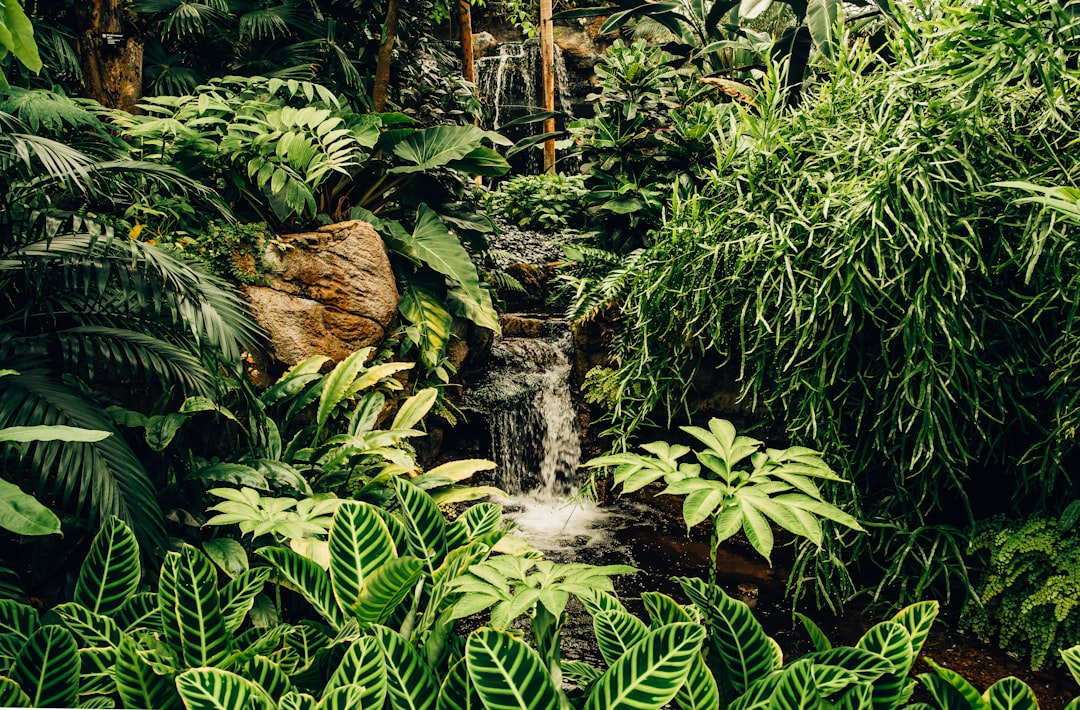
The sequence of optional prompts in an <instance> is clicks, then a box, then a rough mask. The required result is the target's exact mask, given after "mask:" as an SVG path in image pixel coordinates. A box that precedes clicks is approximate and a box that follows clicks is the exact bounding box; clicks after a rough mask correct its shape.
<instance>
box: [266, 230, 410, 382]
mask: <svg viewBox="0 0 1080 710" xmlns="http://www.w3.org/2000/svg"><path fill="white" fill-rule="evenodd" d="M263 260H264V263H265V268H266V278H265V283H264V284H263V285H262V286H249V287H247V289H246V295H247V299H248V302H249V303H250V304H251V308H252V312H253V313H254V315H255V319H256V320H257V321H258V322H259V324H260V325H262V327H263V328H264V329H265V330H266V332H267V333H268V334H269V336H270V344H269V350H270V352H269V355H270V356H271V357H272V358H273V359H274V360H276V361H278V362H281V363H284V364H286V365H294V364H296V363H298V362H300V361H301V360H304V359H306V358H309V357H311V356H313V355H327V356H329V357H330V358H332V359H333V360H335V361H337V360H341V359H343V358H345V357H346V356H347V355H349V354H350V353H352V352H353V351H355V350H358V349H360V348H363V347H366V346H369V345H378V344H380V343H381V342H382V341H383V340H384V339H385V338H386V335H387V331H388V329H389V328H390V326H391V324H392V323H393V322H394V318H395V316H396V314H397V304H398V293H397V284H396V283H395V281H394V273H393V271H392V270H391V269H390V260H389V258H388V257H387V255H386V247H385V246H384V244H383V241H382V238H381V237H379V235H378V233H376V232H375V230H374V229H373V228H372V227H371V225H369V224H366V223H364V222H359V221H356V220H353V221H350V222H341V223H339V224H331V225H327V226H325V227H320V228H319V230H318V231H316V232H305V233H303V234H290V235H285V236H283V237H281V238H280V239H279V240H277V242H276V243H272V244H270V245H268V246H267V250H266V253H265V254H264V256H263Z"/></svg>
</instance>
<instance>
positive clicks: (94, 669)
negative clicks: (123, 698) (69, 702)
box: [79, 648, 119, 707]
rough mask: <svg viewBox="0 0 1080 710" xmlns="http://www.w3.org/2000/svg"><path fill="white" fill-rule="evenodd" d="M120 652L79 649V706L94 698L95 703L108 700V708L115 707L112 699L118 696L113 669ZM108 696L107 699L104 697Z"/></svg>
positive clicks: (83, 705) (112, 649)
mask: <svg viewBox="0 0 1080 710" xmlns="http://www.w3.org/2000/svg"><path fill="white" fill-rule="evenodd" d="M118 655H119V652H118V651H117V649H115V648H80V649H79V704H80V707H85V703H86V702H87V701H88V700H89V699H90V698H92V697H96V698H97V700H95V701H94V702H101V701H102V700H108V701H109V702H110V704H109V705H108V707H113V705H112V704H111V703H112V698H113V697H115V695H116V678H115V677H114V671H113V669H114V668H115V667H116V659H117V657H118ZM104 696H107V697H104Z"/></svg>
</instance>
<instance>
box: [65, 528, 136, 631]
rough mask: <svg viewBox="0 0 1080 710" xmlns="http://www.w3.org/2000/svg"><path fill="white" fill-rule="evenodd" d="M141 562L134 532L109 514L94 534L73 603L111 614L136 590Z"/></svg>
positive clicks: (80, 573)
mask: <svg viewBox="0 0 1080 710" xmlns="http://www.w3.org/2000/svg"><path fill="white" fill-rule="evenodd" d="M141 580H142V565H141V563H140V561H139V544H138V543H137V542H136V540H135V534H134V533H133V532H132V531H131V528H130V527H128V525H127V523H125V522H123V521H122V520H120V519H119V518H117V517H115V516H110V517H109V519H108V520H106V521H105V524H104V525H103V526H102V527H101V530H99V531H98V534H97V535H95V536H94V541H93V543H91V545H90V552H88V553H87V555H86V560H85V561H84V562H83V565H82V569H80V570H79V579H78V581H77V582H76V583H75V602H76V603H78V604H82V605H83V606H85V607H86V608H87V609H89V610H90V611H93V612H96V613H99V614H106V615H112V614H115V613H116V612H118V611H119V610H120V607H121V606H123V604H124V602H125V601H126V600H127V599H128V597H130V596H131V595H132V594H134V593H135V592H136V591H138V589H139V582H140V581H141Z"/></svg>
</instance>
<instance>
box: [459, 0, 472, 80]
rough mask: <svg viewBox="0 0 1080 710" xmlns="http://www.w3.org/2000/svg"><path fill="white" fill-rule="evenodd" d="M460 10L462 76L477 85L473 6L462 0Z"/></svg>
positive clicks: (466, 0)
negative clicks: (474, 56)
mask: <svg viewBox="0 0 1080 710" xmlns="http://www.w3.org/2000/svg"><path fill="white" fill-rule="evenodd" d="M458 10H459V11H460V16H461V74H462V76H464V77H465V81H470V82H472V83H473V84H476V63H475V61H474V59H473V38H472V5H470V3H469V0H460V3H459V5H458Z"/></svg>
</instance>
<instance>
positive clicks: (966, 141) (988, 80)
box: [612, 0, 1080, 596]
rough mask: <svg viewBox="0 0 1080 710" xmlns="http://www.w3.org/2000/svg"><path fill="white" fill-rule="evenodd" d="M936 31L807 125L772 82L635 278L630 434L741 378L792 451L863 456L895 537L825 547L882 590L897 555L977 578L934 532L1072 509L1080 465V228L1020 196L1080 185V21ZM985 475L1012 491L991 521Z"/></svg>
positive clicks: (899, 46)
mask: <svg viewBox="0 0 1080 710" xmlns="http://www.w3.org/2000/svg"><path fill="white" fill-rule="evenodd" d="M927 12H928V13H929V14H928V15H923V16H922V17H921V18H920V19H918V20H912V19H910V18H909V19H907V20H903V19H902V20H901V22H900V24H899V26H898V27H899V29H898V31H897V33H896V36H895V37H894V39H893V42H892V44H891V45H890V46H891V50H892V53H893V56H894V59H893V62H892V63H891V64H885V63H883V62H882V61H881V60H880V59H879V58H878V57H876V56H875V55H873V54H871V53H870V52H869V51H868V50H867V49H866V48H864V47H856V48H854V49H852V50H851V51H850V52H849V53H847V54H844V55H841V56H838V57H837V59H836V62H835V66H834V67H833V68H832V72H831V74H830V75H829V76H828V77H827V80H826V81H824V83H823V84H822V85H820V86H818V87H816V89H815V91H816V95H814V94H809V95H807V96H806V100H805V102H804V104H803V105H802V106H801V107H799V108H798V109H795V110H788V109H786V108H785V107H784V100H783V92H782V91H780V90H779V81H778V79H777V73H776V72H775V71H773V72H772V73H770V74H769V76H768V77H766V81H765V83H764V84H763V86H762V88H761V90H760V93H759V95H758V96H757V97H756V101H755V103H756V105H757V107H758V108H757V110H755V111H746V112H744V113H743V114H742V119H741V120H740V122H738V124H737V125H736V126H734V128H733V129H732V135H730V136H728V137H726V138H725V139H723V140H721V141H720V143H721V144H722V145H724V146H727V147H726V148H725V150H724V152H723V153H722V154H721V155H720V160H719V163H718V165H717V169H716V170H715V172H714V173H713V176H712V178H711V180H710V183H709V185H708V187H707V188H705V189H702V190H701V191H700V192H699V193H698V194H697V195H694V196H691V197H687V198H685V199H681V198H677V199H676V200H675V201H674V202H673V203H672V206H671V218H670V219H669V220H668V221H667V222H666V223H665V225H664V227H663V229H662V230H659V231H658V232H656V233H655V235H654V238H655V243H654V244H653V245H652V246H651V247H650V248H649V250H648V251H647V253H646V254H645V255H644V256H643V257H642V258H640V259H639V260H637V261H636V265H635V267H634V268H633V269H632V272H631V273H629V274H625V275H622V276H621V277H620V283H621V284H622V286H621V288H620V292H621V294H622V296H621V298H622V314H621V315H622V320H621V328H620V331H619V333H618V334H617V335H616V337H615V341H614V348H615V355H616V357H617V359H618V361H619V362H620V367H619V376H620V377H621V378H622V380H623V381H624V382H626V383H627V384H628V385H629V384H631V383H633V384H635V385H636V386H637V389H635V388H634V387H630V386H624V388H623V390H622V392H623V397H622V398H621V400H620V402H619V403H618V405H617V407H616V408H615V410H614V412H613V416H612V419H613V421H616V422H618V430H619V432H620V433H621V434H622V435H623V436H625V435H627V434H628V433H629V432H633V431H634V430H635V429H636V428H637V427H639V426H640V425H641V424H642V423H643V422H645V421H647V420H653V421H656V420H662V419H663V417H664V415H665V414H666V415H667V418H668V419H669V420H670V419H673V418H676V417H680V416H681V415H682V412H684V411H687V410H691V411H692V410H693V407H694V405H695V402H696V400H697V398H698V397H699V396H700V394H701V393H700V392H698V391H697V389H696V387H697V383H698V382H701V381H702V380H703V377H702V376H703V375H706V374H709V375H711V374H712V372H711V371H712V370H715V369H716V368H717V367H720V366H723V365H724V364H725V363H730V364H732V365H733V372H734V373H735V374H737V375H741V380H742V386H743V390H744V393H745V396H746V397H747V398H748V399H750V400H752V401H753V402H754V403H755V405H757V406H764V407H765V408H766V409H767V410H768V411H769V413H770V414H771V415H773V416H774V417H775V418H776V419H778V420H779V421H782V422H783V423H784V424H785V426H786V427H787V429H788V432H789V435H790V436H791V437H792V438H793V439H798V440H800V441H806V442H808V443H810V444H812V445H813V446H814V447H815V448H818V449H821V450H824V451H830V452H836V453H837V454H839V455H842V456H843V458H844V460H845V462H846V468H845V469H844V470H842V471H841V473H842V474H843V475H844V476H845V478H848V479H850V480H852V481H853V482H854V483H855V489H854V493H855V495H853V496H852V497H853V501H852V502H853V503H854V504H855V505H856V506H858V507H857V508H856V509H853V512H854V514H855V515H856V516H857V517H859V519H860V520H863V521H865V522H867V523H869V524H870V525H868V528H870V529H871V533H872V534H871V535H870V536H868V537H866V536H863V537H860V538H851V537H850V536H847V537H843V536H827V537H826V540H827V543H826V546H827V548H828V549H829V552H830V556H831V558H832V559H835V560H843V559H848V560H851V559H857V560H859V562H860V566H861V567H863V571H865V572H866V575H867V577H868V578H871V579H872V575H878V577H879V578H880V576H882V570H880V569H878V565H877V562H875V558H883V555H884V551H885V550H888V549H892V550H894V551H895V550H897V549H900V547H901V545H899V544H893V543H894V542H895V536H896V535H901V536H904V537H906V538H907V539H908V540H910V541H911V542H912V544H913V545H916V546H917V547H918V554H905V555H904V559H906V560H907V561H906V562H905V563H904V564H908V563H910V564H912V565H914V567H913V568H909V569H908V571H907V572H904V574H903V575H900V576H899V577H898V578H901V577H903V576H906V575H907V574H909V573H914V574H917V575H919V576H920V577H921V576H922V574H923V572H922V571H920V569H919V568H920V567H922V568H923V569H935V568H938V569H940V568H941V566H943V565H944V566H951V568H952V569H962V563H961V560H959V559H958V558H957V550H958V549H962V546H960V547H957V546H955V545H942V544H937V542H935V541H936V540H940V539H944V538H942V537H941V535H939V534H937V532H933V534H928V535H918V536H916V535H914V533H915V531H917V530H920V529H927V530H929V528H927V526H933V525H936V524H937V523H939V522H941V521H942V520H943V519H944V520H945V521H946V522H948V523H950V524H953V525H955V526H956V527H957V528H959V529H965V528H966V527H967V526H968V525H969V524H970V521H971V520H972V519H973V518H974V517H975V507H976V506H977V505H980V504H982V505H985V506H987V507H991V506H998V507H997V508H996V509H992V511H991V512H996V511H998V510H1001V509H1002V508H1003V507H1004V506H1006V505H1009V504H1014V505H1023V506H1027V507H1029V508H1035V509H1038V508H1042V509H1046V510H1049V511H1053V512H1056V510H1058V509H1059V508H1058V506H1060V505H1061V502H1062V501H1063V500H1064V499H1066V497H1065V496H1064V495H1062V494H1063V493H1065V492H1066V491H1067V490H1068V487H1069V483H1068V481H1069V479H1068V476H1067V471H1066V465H1065V462H1066V461H1069V460H1071V458H1072V457H1074V456H1075V452H1076V449H1077V443H1078V442H1077V438H1076V436H1075V430H1074V429H1072V428H1069V427H1068V426H1066V424H1068V422H1069V421H1070V419H1069V412H1070V411H1072V412H1075V408H1070V407H1071V406H1073V405H1075V402H1076V393H1077V383H1076V381H1075V378H1074V377H1071V375H1070V373H1071V372H1072V370H1071V368H1069V367H1067V366H1066V367H1063V365H1067V364H1068V363H1070V362H1071V358H1072V354H1073V353H1075V352H1077V351H1078V348H1080V328H1078V322H1077V320H1076V318H1075V312H1076V311H1075V303H1076V302H1077V300H1078V296H1080V280H1078V279H1077V278H1076V277H1075V274H1076V273H1077V271H1078V266H1080V262H1078V261H1077V253H1076V250H1075V248H1074V246H1072V245H1074V244H1075V241H1076V237H1077V234H1078V232H1077V228H1076V227H1075V226H1073V225H1069V224H1066V223H1063V222H1061V221H1060V220H1057V221H1055V219H1054V218H1052V217H1049V216H1047V214H1046V213H1043V212H1041V211H1040V210H1039V208H1038V207H1037V206H1036V207H1032V206H1031V205H1030V204H1029V203H1026V202H1017V200H1016V198H1018V197H1021V193H1018V192H1016V191H1015V190H1014V188H1011V187H1008V186H1003V185H1001V182H1002V181H1012V180H1017V179H1023V180H1027V181H1030V182H1035V183H1037V184H1051V185H1057V184H1070V183H1071V182H1072V181H1074V180H1075V175H1076V171H1077V165H1078V164H1077V162H1076V157H1075V156H1076V155H1077V153H1076V151H1075V150H1072V149H1071V148H1070V146H1074V145H1075V141H1076V140H1077V139H1078V137H1080V133H1078V132H1077V131H1076V129H1075V123H1074V122H1073V123H1069V122H1067V121H1064V120H1063V117H1064V116H1065V115H1068V114H1071V113H1073V112H1075V111H1076V110H1078V109H1080V102H1078V101H1077V94H1076V92H1075V91H1074V90H1072V89H1069V88H1068V87H1075V85H1076V82H1077V81H1078V80H1080V70H1078V69H1077V68H1076V67H1075V66H1073V65H1071V64H1068V63H1067V62H1066V61H1065V60H1064V59H1062V57H1063V56H1064V55H1065V54H1067V53H1068V52H1069V51H1073V50H1072V49H1070V48H1075V47H1076V46H1077V45H1078V44H1080V24H1078V23H1077V22H1076V20H1075V18H1074V17H1073V16H1072V15H1071V14H1070V13H1069V12H1068V11H1066V10H1064V9H1062V8H1061V7H1060V6H1059V5H1058V4H1057V3H1054V2H1050V1H1049V0H1015V1H1011V2H1007V3H1005V4H1004V5H1002V6H1001V7H1000V8H998V7H997V5H995V6H994V8H993V9H992V8H990V7H988V6H984V5H966V4H958V5H956V6H955V7H951V6H950V7H949V8H947V9H946V10H945V11H943V12H941V13H940V14H938V13H937V11H934V12H931V11H930V10H929V9H928V10H927ZM926 18H929V19H926ZM1002 25H1008V26H1010V27H1012V26H1016V27H1023V33H1022V35H1023V37H1022V40H1023V41H1021V40H1020V39H1017V37H1015V36H1013V35H1012V34H1010V33H1008V32H1006V31H1004V30H1003V29H1002V27H1001V26H1002ZM913 37H918V40H917V41H916V40H914V39H912V38H913ZM976 39H977V41H974V40H976ZM968 40H972V41H968ZM1034 47H1038V48H1040V49H1039V50H1038V51H1036V50H1035V49H1033V48H1034ZM1042 51H1045V53H1046V55H1047V56H1049V57H1052V59H1051V60H1049V61H1047V62H1046V63H1045V64H1040V62H1039V61H1038V59H1037V57H1038V56H1041V55H1040V54H1039V53H1038V52H1042ZM1005 58H1007V59H1005ZM1006 86H1007V87H1009V88H1008V90H1007V91H1005V90H1002V89H1003V87H1006ZM988 87H996V88H995V89H991V88H988ZM1051 126H1053V128H1052V130H1050V129H1049V127H1051ZM1070 403H1071V404H1070ZM1072 421H1075V419H1072ZM986 471H993V472H995V475H996V476H1000V477H1001V478H1000V479H999V480H1001V483H1002V484H1003V487H1002V488H1001V494H1000V495H999V496H997V498H996V499H990V498H989V497H986V496H982V497H981V499H975V497H974V496H973V491H974V487H973V485H972V481H974V480H976V479H975V476H979V477H980V478H979V479H978V480H979V482H978V485H979V486H983V485H985V483H984V482H983V478H984V476H985V473H984V472H986ZM1009 477H1011V479H1010V478H1009ZM845 490H846V489H845ZM838 494H841V495H847V493H843V492H840V491H838ZM957 511H959V512H957ZM871 526H872V527H871ZM939 532H940V531H939ZM945 532H946V537H947V538H949V539H955V536H954V535H952V533H951V532H949V531H945ZM904 544H905V545H906V543H904ZM846 545H850V546H851V547H847V548H846V549H845V546H846ZM883 559H884V558H883ZM896 559H899V558H898V557H892V556H890V557H889V558H888V564H892V563H893V562H894V561H895V560H896ZM837 574H839V572H838V571H836V570H834V571H833V572H831V573H828V574H825V573H823V574H817V575H816V577H817V578H818V579H824V578H827V577H829V576H830V575H831V576H832V577H834V578H835V577H836V575H837ZM939 579H942V580H957V576H956V575H953V574H947V575H943V576H940V577H939ZM875 581H876V580H875ZM957 581H959V582H961V583H962V582H963V579H962V576H961V578H960V579H959V580H957ZM912 588H914V587H912ZM893 591H896V590H893ZM934 593H935V594H942V595H943V594H944V592H943V590H941V589H939V588H935V590H934ZM886 596H887V595H886Z"/></svg>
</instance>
